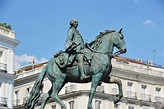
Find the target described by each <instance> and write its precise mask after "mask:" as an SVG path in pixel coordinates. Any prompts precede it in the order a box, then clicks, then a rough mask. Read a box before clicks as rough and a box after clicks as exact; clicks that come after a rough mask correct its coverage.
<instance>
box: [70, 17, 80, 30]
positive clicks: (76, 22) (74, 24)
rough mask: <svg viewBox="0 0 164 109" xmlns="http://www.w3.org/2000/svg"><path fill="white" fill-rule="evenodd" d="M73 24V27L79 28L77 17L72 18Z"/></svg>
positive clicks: (71, 22)
mask: <svg viewBox="0 0 164 109" xmlns="http://www.w3.org/2000/svg"><path fill="white" fill-rule="evenodd" d="M69 24H70V25H71V27H75V28H77V26H78V21H77V20H76V19H72V20H71V21H70V23H69Z"/></svg>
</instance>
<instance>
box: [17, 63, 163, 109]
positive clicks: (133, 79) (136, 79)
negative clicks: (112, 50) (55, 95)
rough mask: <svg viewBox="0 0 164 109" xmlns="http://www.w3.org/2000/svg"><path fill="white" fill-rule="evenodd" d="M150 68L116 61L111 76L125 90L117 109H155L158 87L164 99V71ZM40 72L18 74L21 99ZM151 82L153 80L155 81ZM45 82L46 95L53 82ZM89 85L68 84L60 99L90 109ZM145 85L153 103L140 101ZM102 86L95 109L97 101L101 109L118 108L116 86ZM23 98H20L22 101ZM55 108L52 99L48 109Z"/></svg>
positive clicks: (94, 107)
mask: <svg viewBox="0 0 164 109" xmlns="http://www.w3.org/2000/svg"><path fill="white" fill-rule="evenodd" d="M141 66H142V67H141ZM132 68H133V69H132ZM150 68H151V67H149V69H148V68H147V66H144V65H138V64H134V63H130V62H129V64H125V63H120V62H117V61H113V70H112V75H113V76H115V77H117V78H119V79H120V80H121V81H122V87H123V98H122V99H121V101H120V102H119V103H118V109H128V108H130V107H131V108H133V107H134V109H155V103H156V102H157V100H156V98H155V97H156V95H155V88H156V87H158V88H161V92H160V97H161V98H160V99H162V100H164V98H163V97H164V77H163V76H160V75H159V73H164V69H163V68H158V70H157V68H152V69H153V72H152V70H150ZM38 69H39V68H36V69H32V70H30V71H27V72H22V73H19V74H18V75H19V76H18V79H17V80H16V85H15V91H16V90H21V91H20V92H21V93H20V96H21V97H22V98H23V97H25V94H23V92H25V89H26V88H25V87H26V86H32V84H33V83H34V81H32V82H28V78H29V76H30V75H34V74H35V73H37V72H36V71H40V70H38ZM40 69H42V68H40ZM159 69H160V70H159ZM141 71H142V72H141ZM34 72H35V73H34ZM150 72H151V75H150ZM38 73H39V72H38ZM152 74H153V75H152ZM23 78H24V79H23ZM159 78H160V79H159ZM152 79H153V80H154V81H152ZM20 80H21V81H20ZM150 80H151V81H150ZM17 81H19V82H17ZM25 81H26V82H25ZM21 82H24V83H25V84H23V83H22V84H21V85H20V83H21ZM43 83H44V89H43V92H47V91H48V90H49V88H50V87H51V83H50V82H49V80H48V79H47V78H45V80H44V82H43ZM131 83H132V85H131V87H130V88H129V87H128V84H131ZM90 85H91V84H90V83H85V84H77V83H67V84H66V85H65V87H63V88H62V90H61V92H60V93H59V95H60V96H61V97H63V96H67V98H64V99H62V101H63V102H64V104H65V105H66V107H67V108H68V109H69V108H70V103H69V102H71V101H73V102H74V109H87V104H88V96H89V90H90ZM142 85H143V86H144V85H145V86H146V88H145V93H144V94H145V95H150V101H149V100H148V101H146V100H144V99H143V100H142V99H141V98H142V97H141V94H142V93H143V91H142ZM101 86H103V88H104V89H103V90H104V92H99V94H101V96H100V95H99V96H98V95H96V94H98V93H96V94H95V96H94V98H93V102H92V106H93V109H96V100H98V101H100V102H101V103H100V109H116V108H115V107H114V106H115V105H114V104H113V101H112V97H113V88H117V86H116V85H114V84H106V83H102V85H101ZM70 87H71V88H70ZM68 90H69V91H68ZM127 91H130V92H132V93H135V95H134V96H135V97H134V98H129V95H128V93H127ZM66 92H67V93H66ZM78 92H81V93H80V94H79V95H74V94H75V93H78ZM104 95H105V96H104ZM21 97H20V99H22V98H21ZM130 97H131V96H130ZM20 104H21V103H20ZM53 105H56V109H60V106H59V105H58V104H56V103H55V102H53V100H52V99H51V100H50V102H49V103H47V105H46V107H45V109H52V106H53ZM15 109H18V108H17V107H15ZM36 109H39V106H37V107H36Z"/></svg>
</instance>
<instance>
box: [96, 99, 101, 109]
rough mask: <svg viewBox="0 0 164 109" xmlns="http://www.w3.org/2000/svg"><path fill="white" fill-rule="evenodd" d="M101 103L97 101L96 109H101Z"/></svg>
mask: <svg viewBox="0 0 164 109" xmlns="http://www.w3.org/2000/svg"><path fill="white" fill-rule="evenodd" d="M100 104H101V101H99V100H95V109H100Z"/></svg>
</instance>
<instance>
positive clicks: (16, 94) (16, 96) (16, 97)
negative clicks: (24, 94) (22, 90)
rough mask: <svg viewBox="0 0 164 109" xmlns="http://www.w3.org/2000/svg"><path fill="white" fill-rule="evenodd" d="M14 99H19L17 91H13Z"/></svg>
mask: <svg viewBox="0 0 164 109" xmlns="http://www.w3.org/2000/svg"><path fill="white" fill-rule="evenodd" d="M15 99H16V100H17V99H19V90H17V91H15Z"/></svg>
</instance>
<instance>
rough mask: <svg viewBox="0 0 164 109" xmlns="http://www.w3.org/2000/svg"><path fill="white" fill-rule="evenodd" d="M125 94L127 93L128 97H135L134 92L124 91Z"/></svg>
mask: <svg viewBox="0 0 164 109" xmlns="http://www.w3.org/2000/svg"><path fill="white" fill-rule="evenodd" d="M126 95H127V97H128V98H132V99H137V94H136V92H132V91H126Z"/></svg>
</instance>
